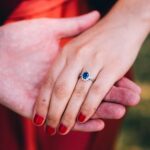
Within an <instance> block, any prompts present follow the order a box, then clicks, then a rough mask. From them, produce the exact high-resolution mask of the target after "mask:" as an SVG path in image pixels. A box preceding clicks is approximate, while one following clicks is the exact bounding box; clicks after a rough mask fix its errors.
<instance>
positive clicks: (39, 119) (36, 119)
mask: <svg viewBox="0 0 150 150" xmlns="http://www.w3.org/2000/svg"><path fill="white" fill-rule="evenodd" d="M33 121H34V123H35V124H36V125H41V124H42V123H43V121H44V118H43V117H41V116H40V115H38V114H36V115H35V116H34V120H33Z"/></svg>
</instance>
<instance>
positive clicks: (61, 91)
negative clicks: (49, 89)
mask: <svg viewBox="0 0 150 150" xmlns="http://www.w3.org/2000/svg"><path fill="white" fill-rule="evenodd" d="M54 95H55V96H56V97H57V98H65V97H66V96H67V95H68V90H67V87H66V86H65V84H64V83H59V84H56V86H55V87H54Z"/></svg>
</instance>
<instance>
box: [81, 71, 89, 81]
mask: <svg viewBox="0 0 150 150" xmlns="http://www.w3.org/2000/svg"><path fill="white" fill-rule="evenodd" d="M89 76H90V75H89V73H88V72H84V73H83V74H82V78H83V79H84V80H87V79H88V78H89Z"/></svg>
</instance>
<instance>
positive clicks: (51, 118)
mask: <svg viewBox="0 0 150 150" xmlns="http://www.w3.org/2000/svg"><path fill="white" fill-rule="evenodd" d="M46 121H47V124H50V125H53V126H56V125H57V124H58V122H59V119H58V117H57V116H52V115H48V116H47V120H46Z"/></svg>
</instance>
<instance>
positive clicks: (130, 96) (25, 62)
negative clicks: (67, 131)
mask: <svg viewBox="0 0 150 150" xmlns="http://www.w3.org/2000/svg"><path fill="white" fill-rule="evenodd" d="M98 19H99V14H98V13H97V12H93V13H90V14H88V15H85V16H83V17H80V18H74V19H46V18H45V19H35V20H29V21H19V22H16V23H11V24H8V25H4V26H2V27H0V57H1V58H0V103H1V104H2V105H4V106H6V107H8V108H10V109H11V110H13V111H15V112H17V113H18V114H20V115H22V116H24V117H27V118H30V119H31V118H32V116H33V108H34V105H35V102H36V99H37V97H38V93H39V90H40V88H41V86H42V85H43V83H45V82H46V81H47V80H45V79H47V76H48V70H49V69H50V68H51V66H52V64H53V62H54V60H55V59H56V56H57V55H58V54H59V53H60V47H59V40H60V39H61V38H62V37H68V36H74V35H76V34H79V33H80V32H82V31H84V30H86V29H87V28H89V27H91V26H92V25H93V24H95V22H96V21H97V20H98ZM89 20H90V21H89ZM61 24H64V28H63V30H62V28H60V26H61ZM65 27H66V28H65ZM52 29H53V30H52ZM33 32H34V34H33ZM139 95H140V88H139V87H138V86H137V85H136V84H135V83H133V82H132V81H130V80H128V79H127V78H123V79H121V80H120V81H119V82H118V83H117V84H116V86H113V87H112V89H111V90H110V92H109V93H108V94H107V96H106V97H105V99H104V102H103V104H102V105H100V106H99V108H98V110H97V112H96V113H95V115H94V116H93V119H91V120H89V121H88V122H86V123H85V124H78V123H76V124H75V126H74V128H73V130H79V131H97V130H102V129H103V127H104V122H103V121H102V120H101V119H100V118H102V119H119V118H121V117H123V116H124V114H125V106H132V105H135V104H137V103H138V102H139V100H140V96H139ZM114 102H116V104H115V103H114ZM117 103H118V104H117Z"/></svg>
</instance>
